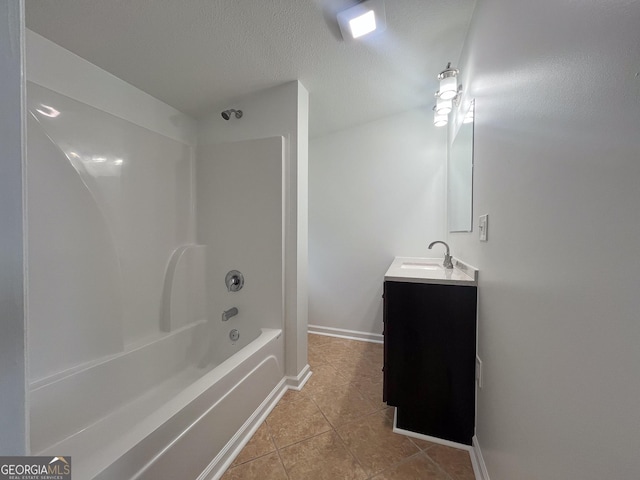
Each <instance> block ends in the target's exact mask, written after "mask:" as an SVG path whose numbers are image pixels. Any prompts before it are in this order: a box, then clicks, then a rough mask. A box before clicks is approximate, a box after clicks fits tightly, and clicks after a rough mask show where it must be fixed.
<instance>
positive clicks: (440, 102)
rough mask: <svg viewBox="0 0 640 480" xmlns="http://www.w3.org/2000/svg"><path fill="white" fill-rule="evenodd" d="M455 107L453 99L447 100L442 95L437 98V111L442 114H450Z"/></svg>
mask: <svg viewBox="0 0 640 480" xmlns="http://www.w3.org/2000/svg"><path fill="white" fill-rule="evenodd" d="M437 95H438V94H437V93H436V96H437ZM452 108H453V104H452V102H451V100H445V99H444V98H442V97H438V99H437V100H436V112H437V113H439V114H441V115H449V113H451V110H452Z"/></svg>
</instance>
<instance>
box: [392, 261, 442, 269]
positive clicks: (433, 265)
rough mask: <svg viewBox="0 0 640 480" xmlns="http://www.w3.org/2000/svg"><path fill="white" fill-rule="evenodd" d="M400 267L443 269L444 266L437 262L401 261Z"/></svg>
mask: <svg viewBox="0 0 640 480" xmlns="http://www.w3.org/2000/svg"><path fill="white" fill-rule="evenodd" d="M400 268H411V269H417V270H443V269H444V267H443V266H442V265H439V264H437V263H417V262H403V263H402V265H400Z"/></svg>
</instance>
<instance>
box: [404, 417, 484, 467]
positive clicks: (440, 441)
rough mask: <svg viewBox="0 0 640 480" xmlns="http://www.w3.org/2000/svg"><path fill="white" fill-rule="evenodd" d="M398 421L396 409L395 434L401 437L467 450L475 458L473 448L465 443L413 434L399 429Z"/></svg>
mask: <svg viewBox="0 0 640 480" xmlns="http://www.w3.org/2000/svg"><path fill="white" fill-rule="evenodd" d="M397 419H398V409H397V408H394V410H393V433H399V434H401V435H405V436H407V437H413V438H419V439H420V440H426V441H428V442H431V443H438V444H440V445H444V446H446V447H452V448H457V449H459V450H466V451H467V452H469V453H470V454H471V456H472V457H473V452H472V451H473V446H471V445H465V444H464V443H458V442H452V441H450V440H445V439H443V438H438V437H432V436H430V435H423V434H422V433H416V432H412V431H411V430H404V429H402V428H398V426H397V423H396V422H397Z"/></svg>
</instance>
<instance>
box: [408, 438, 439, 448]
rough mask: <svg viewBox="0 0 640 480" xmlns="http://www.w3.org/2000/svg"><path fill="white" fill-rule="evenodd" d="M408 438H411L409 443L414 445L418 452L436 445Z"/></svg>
mask: <svg viewBox="0 0 640 480" xmlns="http://www.w3.org/2000/svg"><path fill="white" fill-rule="evenodd" d="M409 438H411V441H412V442H413V443H415V444H416V446H417V447H418V448H419V449H420V450H427V449H429V448H431V447H434V446H436V445H438V444H437V443H433V442H430V441H428V440H422V439H420V438H413V437H409Z"/></svg>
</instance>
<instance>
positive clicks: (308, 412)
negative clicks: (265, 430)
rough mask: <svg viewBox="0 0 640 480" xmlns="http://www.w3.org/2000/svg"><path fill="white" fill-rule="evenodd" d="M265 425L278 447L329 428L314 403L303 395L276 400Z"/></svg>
mask: <svg viewBox="0 0 640 480" xmlns="http://www.w3.org/2000/svg"><path fill="white" fill-rule="evenodd" d="M283 398H284V397H283ZM267 425H268V426H269V431H270V432H271V437H272V438H273V441H274V442H275V444H276V446H277V447H278V448H282V447H285V446H287V445H291V444H292V443H295V442H299V441H300V440H304V439H306V438H309V437H312V436H314V435H318V434H319V433H322V432H326V431H329V430H331V425H329V423H328V422H327V420H326V419H325V418H324V415H323V414H322V413H321V412H320V410H319V409H318V407H317V406H316V404H315V403H314V402H313V401H312V400H311V399H310V398H308V397H306V396H304V395H298V396H297V397H296V398H290V399H289V400H288V401H285V402H282V401H280V402H278V405H276V407H275V408H274V409H273V411H272V412H271V413H270V414H269V416H268V417H267Z"/></svg>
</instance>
